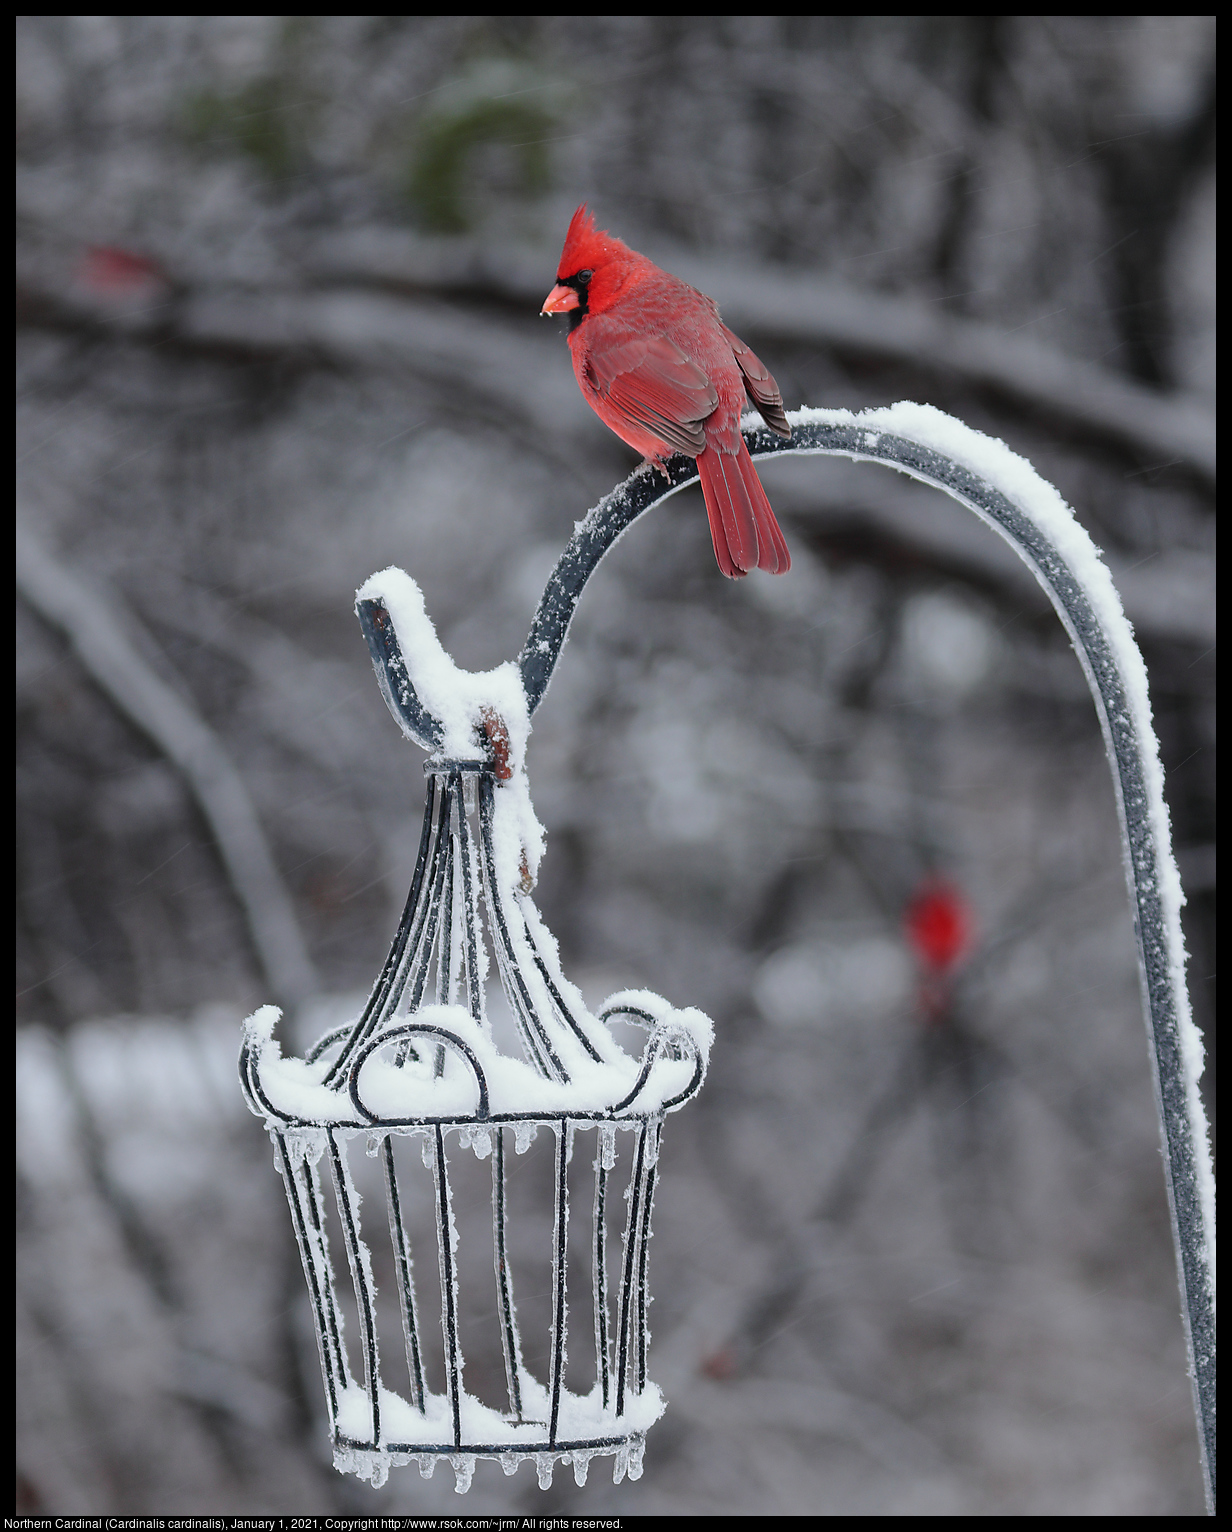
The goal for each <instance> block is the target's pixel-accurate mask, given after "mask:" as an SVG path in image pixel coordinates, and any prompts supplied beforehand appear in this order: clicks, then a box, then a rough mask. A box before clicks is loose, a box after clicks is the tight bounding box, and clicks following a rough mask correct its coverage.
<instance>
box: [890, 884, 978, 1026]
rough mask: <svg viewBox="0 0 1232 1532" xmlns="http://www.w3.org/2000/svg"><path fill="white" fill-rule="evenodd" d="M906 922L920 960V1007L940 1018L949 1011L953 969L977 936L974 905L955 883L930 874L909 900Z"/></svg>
mask: <svg viewBox="0 0 1232 1532" xmlns="http://www.w3.org/2000/svg"><path fill="white" fill-rule="evenodd" d="M903 925H904V928H905V930H906V933H907V940H908V941H909V942H910V943H911V946H912V949H913V950H914V952H915V955H916V958H917V959H918V961H919V964H920V986H919V1003H920V1009H921V1011H922V1012H923V1015H924V1018H925V1020H927V1021H930V1022H941V1021H943V1020H945V1018H946V1015H947V1013H948V1011H949V1005H950V999H951V991H952V984H953V975H954V970H955V969H956V968H957V966H958V964H959V962H960V960H961V959H962V958H964V957H965V956H966V955H967V953H968V952H969V951H970V949H971V945H972V941H973V939H974V935H975V923H974V920H973V917H972V914H971V908H970V906H969V905H968V904H967V901H966V900H965V899H964V898H963V896H962V893H961V892H960V891H959V889H958V888H957V887H956V886H955V885H954V884H953V883H950V882H947V880H946V879H944V878H939V877H935V876H934V877H928V878H925V879H924V881H923V883H921V884H920V886H919V888H918V889H917V890H916V892H915V895H914V897H913V898H912V900H911V902H910V904H908V906H907V909H906V911H905V913H904V916H903Z"/></svg>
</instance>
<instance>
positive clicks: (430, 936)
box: [395, 778, 454, 1012]
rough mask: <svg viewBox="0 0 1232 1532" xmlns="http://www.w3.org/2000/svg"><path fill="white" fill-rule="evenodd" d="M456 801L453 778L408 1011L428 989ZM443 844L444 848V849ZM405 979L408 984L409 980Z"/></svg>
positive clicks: (443, 804) (444, 803)
mask: <svg viewBox="0 0 1232 1532" xmlns="http://www.w3.org/2000/svg"><path fill="white" fill-rule="evenodd" d="M453 802H454V782H453V779H452V778H450V779H449V780H448V781H447V782H446V784H445V791H444V793H443V795H442V801H441V814H440V820H439V823H438V825H437V836H436V864H435V866H434V868H433V877H432V885H431V888H430V889H429V891H428V896H427V903H426V904H425V906H424V913H423V922H422V925H421V927H420V935H419V938H418V941H417V943H416V948H415V953H416V957H417V958H418V961H417V962H415V963H413V972H414V982H413V983H412V984H411V986H410V999H409V1001H408V1002H407V1007H406V1008H407V1010H408V1012H409V1011H417V1010H418V1009H419V1007H420V1004H421V1003H422V1001H423V993H424V989H425V988H426V987H427V983H428V969H429V967H430V965H431V962H432V944H433V942H434V941H435V940H436V928H437V923H438V921H439V920H440V913H441V899H442V897H443V892H444V887H445V876H446V873H447V872H448V871H449V870H450V864H451V863H452V861H453V856H452V850H453V847H452V837H453ZM442 848H444V849H443V850H442ZM407 977H408V979H409V978H410V973H409V972H408V975H407ZM403 982H404V984H405V983H406V980H404V981H403ZM401 998H402V997H401V994H399V996H398V1001H397V1002H395V1003H400V1002H401Z"/></svg>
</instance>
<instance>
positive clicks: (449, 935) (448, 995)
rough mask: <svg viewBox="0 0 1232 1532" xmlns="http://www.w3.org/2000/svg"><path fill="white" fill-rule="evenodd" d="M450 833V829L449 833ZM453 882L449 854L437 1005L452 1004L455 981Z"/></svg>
mask: <svg viewBox="0 0 1232 1532" xmlns="http://www.w3.org/2000/svg"><path fill="white" fill-rule="evenodd" d="M452 833H453V832H452V829H451V831H450V834H451V835H452ZM455 884H456V878H455V876H454V857H453V855H450V856H449V858H448V867H447V870H446V873H445V896H444V899H443V900H442V903H441V934H440V945H439V947H438V950H437V957H436V1003H437V1004H438V1005H452V1004H453V987H454V984H455V982H456V975H455V973H454V966H453V917H454V908H453V907H454V901H455V899H456V898H457V889H456V887H455Z"/></svg>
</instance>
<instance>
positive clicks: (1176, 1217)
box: [365, 411, 1215, 1510]
mask: <svg viewBox="0 0 1232 1532" xmlns="http://www.w3.org/2000/svg"><path fill="white" fill-rule="evenodd" d="M878 413H880V414H882V415H884V414H885V413H886V412H878ZM821 414H822V412H821V411H800V412H795V413H794V414H791V415H789V416H788V419H789V420H790V421H791V424H792V436H791V439H790V440H789V441H784V440H782V439H781V438H780V437H778V436H775V435H774V434H773V433H772V432H771V431H769V430H768V429H766V428H765V427H761V426H758V427H753V426H751V425H750V426H746V427H744V432H745V437H746V440H747V441H748V444H749V450H750V451H751V452H752V454H753V456H754V458H763V457H771V456H775V455H778V454H781V453H788V452H790V453H806V454H810V455H816V454H821V455H827V456H840V457H847V458H852V459H855V460H862V461H866V462H880V463H884V464H886V465H887V466H888V467H891V468H895V469H897V470H899V471H900V472H902V473H906V474H909V475H910V476H911V477H912V478H915V479H919V480H921V481H922V482H923V483H925V484H931V485H933V486H934V487H935V488H937V489H940V490H944V491H945V493H946V494H948V495H951V496H952V497H953V498H954V499H955V500H958V501H959V502H960V503H961V504H963V505H966V506H968V507H969V508H970V509H971V510H972V511H974V512H975V514H976V515H977V516H979V517H980V519H981V520H982V521H985V522H986V523H987V524H988V525H989V526H991V527H992V528H993V529H994V530H995V531H997V532H998V533H1000V535H1001V536H1002V537H1004V538H1005V539H1006V541H1007V542H1009V543H1010V544H1011V545H1012V546H1013V547H1014V548H1015V549H1016V551H1017V552H1018V554H1019V555H1020V556H1021V557H1022V559H1023V560H1024V561H1025V562H1026V563H1027V565H1028V566H1029V567H1030V568H1031V570H1032V572H1033V573H1034V574H1035V576H1036V578H1037V579H1038V580H1039V582H1040V584H1041V585H1042V586H1043V587H1044V589H1045V591H1046V592H1047V594H1048V597H1049V599H1050V600H1051V602H1052V604H1053V607H1054V608H1055V610H1056V612H1057V615H1058V616H1059V617H1060V619H1061V621H1062V623H1063V624H1064V626H1065V628H1066V631H1067V632H1068V633H1069V636H1070V639H1071V640H1072V642H1073V645H1074V648H1075V650H1076V652H1077V654H1078V658H1079V660H1080V661H1081V663H1082V667H1083V670H1084V671H1085V672H1086V677H1087V681H1088V683H1089V685H1090V688H1091V694H1092V697H1093V698H1094V701H1095V707H1096V712H1097V714H1098V716H1099V720H1100V725H1101V727H1102V729H1103V734H1104V742H1105V746H1106V748H1107V752H1108V760H1109V765H1110V768H1111V771H1112V779H1113V786H1114V789H1115V792H1116V798H1117V806H1118V810H1119V813H1120V822H1121V832H1122V844H1123V848H1124V854H1125V871H1126V878H1127V881H1128V884H1129V893H1130V899H1131V903H1132V905H1133V910H1134V925H1135V930H1136V934H1137V940H1138V956H1139V964H1140V974H1141V979H1142V991H1143V1008H1144V1011H1145V1015H1146V1022H1147V1031H1148V1036H1149V1037H1150V1040H1151V1045H1152V1046H1151V1069H1152V1075H1153V1078H1154V1083H1155V1100H1156V1105H1157V1108H1158V1111H1159V1118H1160V1129H1161V1135H1162V1139H1163V1147H1164V1174H1165V1181H1166V1184H1167V1191H1168V1201H1169V1206H1170V1208H1171V1212H1172V1230H1173V1239H1174V1242H1175V1245H1176V1254H1177V1266H1178V1274H1179V1278H1180V1287H1181V1298H1182V1317H1183V1320H1184V1323H1185V1330H1186V1338H1187V1341H1188V1344H1189V1355H1190V1376H1191V1380H1192V1383H1193V1391H1194V1408H1195V1412H1196V1415H1197V1422H1198V1439H1199V1445H1200V1449H1201V1453H1202V1461H1203V1470H1204V1474H1205V1480H1206V1492H1207V1503H1208V1506H1209V1507H1210V1508H1211V1509H1212V1510H1213V1509H1214V1492H1215V1305H1214V1262H1213V1250H1214V1230H1213V1228H1208V1227H1207V1225H1208V1223H1209V1222H1210V1219H1209V1218H1208V1205H1210V1206H1211V1207H1213V1179H1212V1174H1211V1169H1210V1150H1209V1146H1208V1143H1207V1138H1206V1126H1205V1120H1204V1116H1203V1113H1202V1108H1201V1104H1200V1101H1199V1098H1198V1095H1197V1074H1198V1070H1197V1068H1196V1067H1190V1066H1189V1065H1188V1064H1187V1058H1186V1052H1187V1050H1186V1038H1187V1034H1188V1036H1189V1038H1190V1039H1192V1037H1193V1023H1192V1021H1191V1020H1190V1012H1189V998H1188V994H1187V992H1186V989H1185V981H1184V962H1185V958H1184V950H1183V946H1182V942H1181V933H1180V923H1179V917H1178V915H1177V912H1176V909H1175V907H1174V905H1175V901H1171V902H1170V901H1169V897H1168V896H1166V895H1165V893H1164V890H1163V888H1162V886H1161V885H1162V883H1163V880H1164V879H1165V878H1166V879H1167V880H1168V882H1169V883H1170V884H1171V886H1172V887H1177V888H1179V880H1178V878H1177V874H1176V864H1175V861H1174V860H1173V857H1172V847H1171V840H1170V836H1169V834H1168V830H1167V823H1168V821H1167V815H1166V811H1165V809H1164V806H1163V794H1162V787H1161V782H1162V774H1161V773H1160V771H1159V768H1158V742H1157V741H1156V739H1155V736H1154V733H1153V731H1152V729H1151V727H1150V723H1149V720H1147V719H1145V718H1140V717H1139V716H1138V715H1137V710H1136V708H1135V706H1134V703H1133V697H1132V692H1131V687H1130V684H1129V683H1130V678H1129V676H1128V675H1127V673H1126V671H1125V669H1124V666H1123V664H1122V660H1121V658H1120V657H1119V656H1124V655H1125V654H1126V653H1127V649H1126V646H1127V645H1128V646H1130V648H1131V649H1132V646H1133V639H1132V633H1131V630H1130V628H1129V625H1128V623H1124V628H1123V631H1122V632H1119V633H1117V634H1115V635H1114V634H1113V633H1112V632H1111V631H1110V630H1109V627H1108V625H1107V624H1106V622H1105V621H1104V620H1102V619H1101V616H1100V613H1099V612H1098V611H1097V609H1096V604H1095V603H1094V602H1093V600H1092V599H1091V595H1090V593H1089V591H1088V590H1087V588H1086V587H1085V586H1084V584H1083V581H1082V579H1081V577H1080V575H1079V572H1078V570H1077V569H1076V568H1075V567H1074V565H1073V564H1072V563H1071V561H1070V560H1069V559H1068V558H1067V557H1066V555H1065V553H1064V551H1063V550H1062V549H1061V548H1059V547H1058V546H1057V544H1056V542H1055V540H1054V539H1053V538H1052V537H1051V536H1050V535H1048V533H1047V532H1046V531H1045V530H1044V529H1042V528H1041V527H1040V526H1039V525H1038V524H1037V523H1036V522H1035V521H1034V520H1033V519H1032V518H1031V516H1030V515H1028V514H1027V512H1026V510H1025V509H1023V508H1022V507H1020V506H1018V505H1016V504H1015V503H1014V501H1013V500H1011V499H1010V498H1009V497H1008V496H1007V495H1006V494H1005V493H1003V492H1002V491H1001V490H1000V489H998V488H997V487H996V486H995V485H994V484H993V483H991V482H990V481H989V480H988V479H986V478H984V477H982V476H981V475H980V474H979V473H976V472H973V471H972V470H971V469H970V468H968V467H965V466H964V465H963V464H961V463H959V462H956V461H955V460H954V459H952V458H951V457H949V456H947V455H946V454H945V453H943V452H940V451H937V450H934V449H933V448H932V447H930V446H928V445H926V444H924V443H923V442H920V441H916V440H912V439H911V437H910V436H909V435H907V434H903V433H900V431H899V430H897V429H890V430H887V429H885V428H884V426H883V425H882V423H881V422H880V421H879V420H876V419H874V418H873V417H871V416H866V417H864V418H863V419H862V420H861V419H860V418H858V417H852V416H849V415H846V414H845V412H838V411H835V412H834V414H835V416H836V417H839V416H844V417H845V418H835V419H830V420H826V419H819V418H818V417H819V416H820V415H821ZM937 418H938V419H943V418H944V417H941V416H940V415H937ZM949 424H950V425H952V426H955V427H957V426H958V425H959V423H958V422H954V421H952V422H949ZM962 429H965V428H962ZM971 435H972V438H973V439H977V438H976V434H975V433H974V432H973V433H971ZM697 477H698V474H697V465H696V463H695V462H694V461H693V460H692V459H691V458H686V457H679V456H678V457H673V458H671V459H670V460H669V461H668V462H667V463H666V465H665V468H664V470H662V471H654V470H651V469H649V468H646V467H642V468H639V469H638V470H637V472H636V473H634V474H633V475H632V476H631V477H630V478H628V479H626V480H625V482H624V483H623V484H621V485H618V486H617V487H616V489H614V490H613V491H612V492H611V494H609V495H607V496H606V497H605V498H604V499H603V500H602V501H600V503H599V504H598V505H597V506H595V508H594V509H593V510H592V511H590V512H589V513H588V515H587V516H586V517H585V518H584V519H583V520H582V521H581V522H579V523H578V526H577V528H576V530H575V531H574V534H573V537H572V538H571V539H570V541H569V543H568V546H567V547H566V548H565V551H564V552H563V553H562V554H561V557H560V559H559V561H558V563H557V565H556V568H555V569H554V570H553V572H552V575H551V578H550V579H549V580H548V583H547V587H546V589H545V590H544V593H543V597H542V599H541V600H540V602H539V607H538V610H537V611H536V613H535V618H534V622H533V623H532V625H531V629H530V633H529V635H528V637H527V640H526V643H525V645H524V646H523V648H522V652H521V654H520V655H519V657H518V664H519V667H520V669H521V673H522V684H523V686H524V688H525V691H526V697H527V703H528V706H529V710H530V711H531V712H532V713H533V712H534V711H535V709H536V708H537V707H538V706H539V704H540V703H541V702H542V701H543V697H544V693H545V692H546V691H547V688H548V683H549V681H550V680H551V678H552V673H553V671H554V670H555V668H556V664H557V661H558V660H559V658H560V652H561V649H562V647H563V645H564V641H565V637H566V634H567V633H568V629H569V624H570V622H571V621H572V618H573V613H574V610H575V609H576V607H577V603H578V600H579V598H580V596H581V594H582V591H583V590H584V588H585V586H586V582H587V581H588V580H589V579H590V577H591V575H592V574H593V573H594V572H595V569H596V568H597V567H598V565H599V562H600V560H601V559H602V558H603V555H604V554H605V553H606V552H607V551H608V550H609V549H610V548H611V547H612V546H613V545H614V544H615V542H616V541H617V539H618V538H619V537H620V536H621V535H622V533H624V532H625V531H626V530H627V529H628V527H629V526H631V525H632V523H633V522H634V521H636V520H637V518H638V517H639V516H641V515H642V514H643V513H644V512H645V511H648V510H650V509H652V508H653V507H654V506H656V505H658V504H659V503H660V502H661V501H663V500H666V499H668V498H669V497H670V496H671V495H674V494H675V493H676V492H677V491H678V490H681V489H683V488H685V487H686V486H687V485H689V484H692V483H694V482H695V481H696V479H697ZM1122 621H1123V619H1122ZM365 629H367V624H365ZM383 637H385V635H383ZM394 649H395V651H396V639H395V643H394ZM1134 653H1135V654H1136V650H1135V651H1134ZM398 659H399V661H400V655H399V656H398ZM373 663H374V664H375V665H376V666H377V672H378V677H381V676H382V674H383V669H384V667H385V666H387V665H388V664H389V649H388V643H387V641H386V643H385V644H384V645H383V646H382V652H381V653H378V650H377V647H376V646H373ZM389 682H393V684H392V685H390V684H389ZM407 685H408V682H407V680H406V669H405V665H399V667H398V668H397V671H396V674H395V675H394V676H390V677H389V679H388V681H386V680H383V683H382V689H383V690H385V691H386V696H387V700H388V699H390V698H391V694H392V695H393V696H396V697H397V700H398V703H400V706H398V707H395V705H394V702H393V701H392V700H391V702H390V705H391V709H392V710H394V712H395V717H397V718H398V719H399V722H400V724H402V726H403V727H404V728H406V726H407V720H408V713H409V714H412V715H413V717H414V722H415V725H416V728H415V734H414V735H413V737H418V738H419V739H420V742H421V743H425V741H426V740H427V739H431V737H432V735H433V733H434V732H435V731H434V730H432V728H431V722H432V720H431V718H430V715H427V714H426V710H424V709H422V706H421V705H420V704H419V703H418V700H417V699H415V698H414V697H413V694H412V695H411V696H410V697H408V694H407V690H406V688H407ZM407 732H408V733H410V732H411V730H410V729H407ZM425 748H427V745H426V744H425ZM1191 1047H1192V1042H1191Z"/></svg>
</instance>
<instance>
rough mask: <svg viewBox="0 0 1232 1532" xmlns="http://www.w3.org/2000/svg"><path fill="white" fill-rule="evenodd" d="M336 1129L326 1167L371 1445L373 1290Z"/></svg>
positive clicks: (375, 1431) (375, 1439)
mask: <svg viewBox="0 0 1232 1532" xmlns="http://www.w3.org/2000/svg"><path fill="white" fill-rule="evenodd" d="M339 1133H340V1130H339V1129H337V1128H331V1129H330V1130H329V1154H330V1168H331V1170H332V1171H333V1178H334V1196H335V1197H336V1198H337V1199H338V1211H339V1213H340V1214H341V1215H342V1228H343V1232H344V1233H345V1235H346V1247H347V1259H348V1261H349V1262H350V1265H351V1279H352V1281H353V1282H354V1284H355V1306H356V1308H357V1309H358V1310H359V1339H360V1344H361V1345H362V1347H363V1353H364V1377H365V1382H366V1384H367V1388H368V1402H369V1403H370V1404H371V1406H372V1446H373V1448H374V1450H377V1451H379V1450H380V1446H381V1377H380V1364H379V1359H378V1356H377V1338H376V1308H375V1299H376V1294H375V1293H374V1292H373V1290H372V1286H371V1281H370V1276H371V1273H370V1272H369V1271H367V1270H365V1268H364V1255H365V1254H366V1252H365V1250H364V1247H363V1245H362V1243H361V1242H360V1238H359V1225H358V1223H357V1222H356V1218H355V1204H354V1202H353V1200H352V1193H353V1192H354V1188H353V1187H352V1185H351V1178H350V1173H349V1171H348V1170H347V1166H346V1160H345V1157H344V1155H345V1151H344V1150H343V1148H342V1145H341V1144H340V1143H339Z"/></svg>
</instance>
